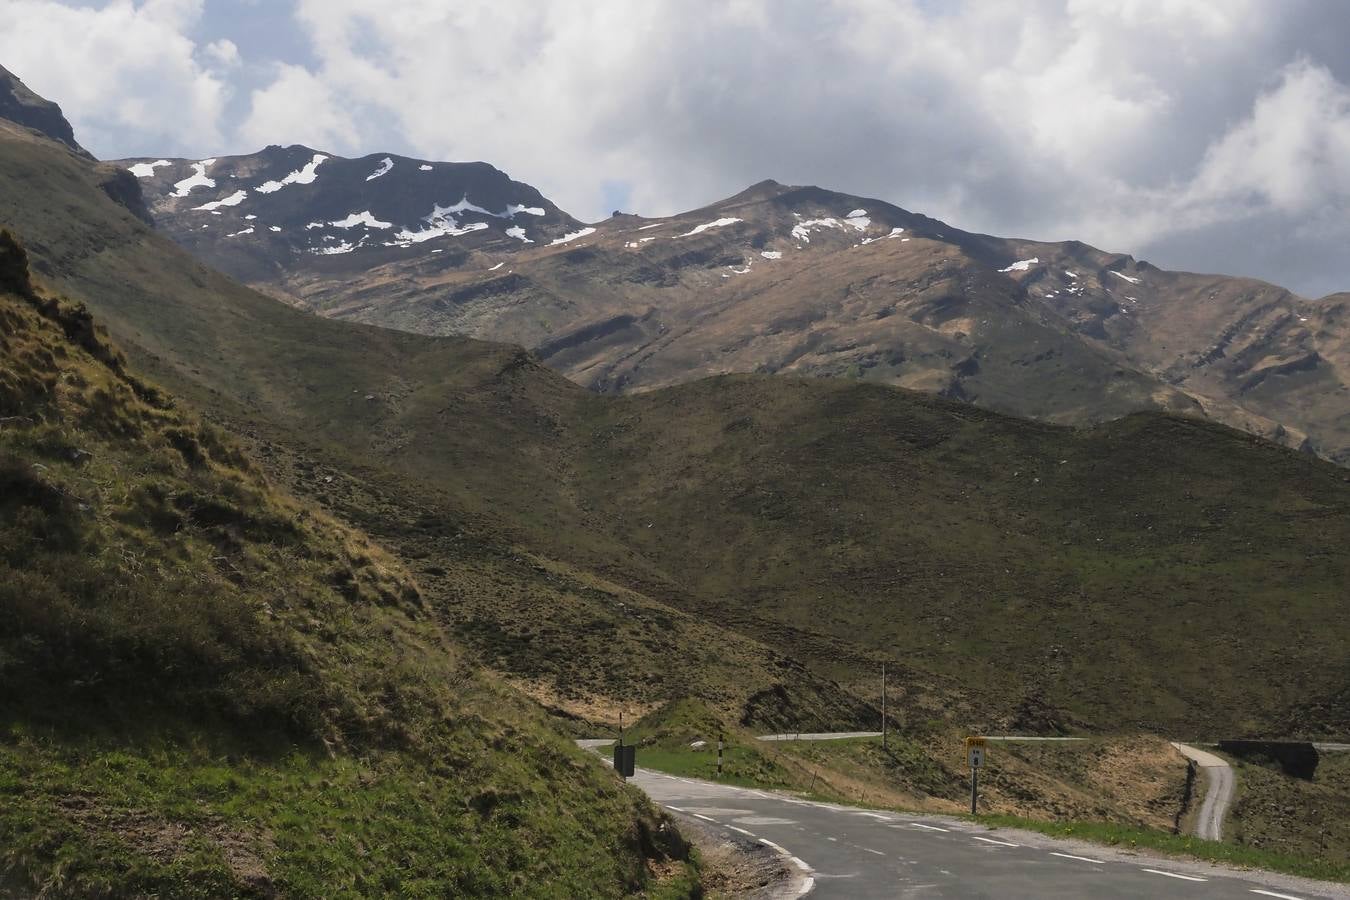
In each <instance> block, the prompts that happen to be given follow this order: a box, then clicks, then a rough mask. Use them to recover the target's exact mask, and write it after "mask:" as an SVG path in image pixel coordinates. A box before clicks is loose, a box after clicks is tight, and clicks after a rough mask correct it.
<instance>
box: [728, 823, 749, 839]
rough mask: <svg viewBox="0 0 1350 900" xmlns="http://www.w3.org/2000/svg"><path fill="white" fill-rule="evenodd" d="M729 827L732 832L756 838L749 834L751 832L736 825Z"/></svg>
mask: <svg viewBox="0 0 1350 900" xmlns="http://www.w3.org/2000/svg"><path fill="white" fill-rule="evenodd" d="M727 827H728V828H730V829H731V830H732V831H739V832H740V833H741V834H743V835H745V836H746V837H754V836H755V835H754V833H752V832H749V831H746V830H745V829H744V828H737V827H736V826H735V825H728V826H727Z"/></svg>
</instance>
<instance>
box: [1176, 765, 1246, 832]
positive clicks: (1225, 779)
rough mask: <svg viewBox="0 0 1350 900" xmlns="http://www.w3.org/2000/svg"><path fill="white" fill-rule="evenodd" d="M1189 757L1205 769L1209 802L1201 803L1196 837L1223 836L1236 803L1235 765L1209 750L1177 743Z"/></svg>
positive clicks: (1206, 799)
mask: <svg viewBox="0 0 1350 900" xmlns="http://www.w3.org/2000/svg"><path fill="white" fill-rule="evenodd" d="M1172 746H1173V747H1176V748H1177V749H1178V750H1179V751H1181V753H1182V755H1184V756H1185V757H1186V758H1187V759H1191V760H1194V761H1195V764H1196V765H1197V766H1199V767H1200V768H1201V769H1203V770H1204V772H1205V802H1204V803H1203V804H1201V806H1200V815H1199V817H1198V818H1197V819H1196V822H1195V835H1196V837H1199V838H1203V839H1204V840H1207V841H1221V840H1223V819H1224V816H1226V815H1228V807H1230V806H1232V805H1233V793H1234V788H1235V787H1236V786H1237V779H1236V778H1235V777H1234V776H1233V767H1232V766H1230V765H1229V764H1228V761H1227V760H1225V759H1221V758H1219V757H1217V756H1215V755H1214V754H1213V753H1206V752H1205V751H1204V750H1198V749H1196V748H1195V747H1192V746H1190V745H1188V744H1178V743H1175V742H1174V743H1173V744H1172Z"/></svg>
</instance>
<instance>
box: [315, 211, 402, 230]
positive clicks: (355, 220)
mask: <svg viewBox="0 0 1350 900" xmlns="http://www.w3.org/2000/svg"><path fill="white" fill-rule="evenodd" d="M328 224H329V225H332V226H333V227H334V228H355V227H356V226H357V225H364V226H366V227H367V228H393V227H394V223H393V222H381V221H380V220H379V219H377V218H375V217H374V216H373V215H371V213H370V210H365V211H364V212H359V213H352V214H351V215H349V216H348V217H347V218H345V219H338V220H337V221H336V222H329V223H328Z"/></svg>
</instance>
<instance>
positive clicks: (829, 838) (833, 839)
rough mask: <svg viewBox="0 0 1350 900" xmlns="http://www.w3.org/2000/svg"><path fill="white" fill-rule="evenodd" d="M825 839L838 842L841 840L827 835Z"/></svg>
mask: <svg viewBox="0 0 1350 900" xmlns="http://www.w3.org/2000/svg"><path fill="white" fill-rule="evenodd" d="M825 840H827V841H834V842H835V843H838V842H839V838H832V837H827V838H826V839H825Z"/></svg>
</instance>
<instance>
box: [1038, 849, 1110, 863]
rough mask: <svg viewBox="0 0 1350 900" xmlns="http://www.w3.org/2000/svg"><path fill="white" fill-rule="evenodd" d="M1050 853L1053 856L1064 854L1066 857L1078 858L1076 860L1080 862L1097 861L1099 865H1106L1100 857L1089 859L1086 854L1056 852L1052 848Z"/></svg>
mask: <svg viewBox="0 0 1350 900" xmlns="http://www.w3.org/2000/svg"><path fill="white" fill-rule="evenodd" d="M1050 855H1051V856H1062V857H1064V858H1065V859H1076V860H1078V861H1079V862H1090V863H1096V864H1097V865H1099V866H1101V865H1105V863H1103V862H1102V861H1101V860H1100V859H1088V858H1087V857H1086V856H1074V855H1073V854H1072V853H1056V852H1055V851H1053V850H1051V851H1050Z"/></svg>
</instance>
